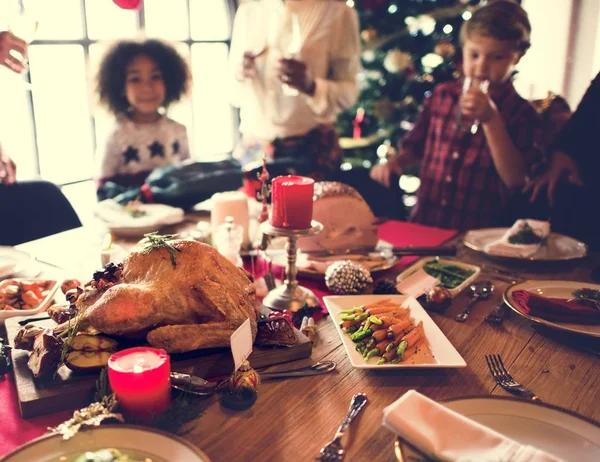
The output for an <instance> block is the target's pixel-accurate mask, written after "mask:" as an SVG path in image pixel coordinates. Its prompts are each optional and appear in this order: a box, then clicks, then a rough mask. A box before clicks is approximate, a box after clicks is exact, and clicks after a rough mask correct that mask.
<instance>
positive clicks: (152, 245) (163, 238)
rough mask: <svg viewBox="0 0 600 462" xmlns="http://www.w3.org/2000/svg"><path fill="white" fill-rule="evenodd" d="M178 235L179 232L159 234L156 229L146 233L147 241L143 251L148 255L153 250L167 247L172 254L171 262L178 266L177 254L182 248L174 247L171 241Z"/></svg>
mask: <svg viewBox="0 0 600 462" xmlns="http://www.w3.org/2000/svg"><path fill="white" fill-rule="evenodd" d="M176 236H177V234H158V232H156V231H154V232H152V233H148V234H144V237H145V238H146V240H147V242H146V244H145V247H144V249H143V250H142V252H143V253H144V254H146V255H147V254H149V253H150V252H152V251H153V250H156V249H160V248H165V249H167V250H168V251H169V254H170V255H171V263H172V264H173V266H174V267H175V266H177V259H176V257H175V254H176V252H181V250H179V249H177V248H175V247H173V245H172V244H171V243H170V242H169V241H172V240H173V239H174V238H175V237H176Z"/></svg>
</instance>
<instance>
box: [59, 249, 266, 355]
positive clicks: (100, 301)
mask: <svg viewBox="0 0 600 462" xmlns="http://www.w3.org/2000/svg"><path fill="white" fill-rule="evenodd" d="M169 244H171V245H172V246H173V247H174V248H175V249H176V251H175V252H174V257H175V265H174V264H173V262H172V259H171V253H170V251H169V249H167V248H165V247H159V248H154V249H152V250H150V251H145V250H144V248H138V249H137V250H136V249H134V250H133V251H132V252H131V254H130V255H129V256H128V257H127V258H126V259H125V260H124V261H123V265H122V269H121V268H119V269H118V270H117V271H114V272H113V273H112V274H113V276H112V277H113V279H114V278H115V277H116V278H117V279H116V281H113V280H111V281H110V283H107V284H102V282H103V281H102V280H101V279H98V280H96V281H95V282H93V283H92V286H90V285H89V284H88V285H87V287H86V288H85V290H84V292H83V293H82V294H81V295H80V296H79V298H78V299H77V301H76V303H75V304H76V307H77V310H78V312H79V313H81V314H80V315H79V316H82V319H81V325H80V326H81V329H82V330H90V329H91V330H93V331H96V332H98V333H104V334H107V335H111V336H128V337H139V336H144V335H145V336H146V339H147V341H148V343H149V344H150V345H152V346H154V347H156V348H163V349H164V350H166V351H167V352H169V353H180V352H186V351H192V350H199V349H204V348H215V347H227V346H229V344H230V336H231V334H233V332H234V331H235V330H236V329H237V328H238V327H239V326H240V325H241V324H242V323H243V322H244V321H245V320H246V319H247V318H250V321H251V324H252V332H253V336H255V335H256V312H257V308H258V303H257V301H256V297H255V289H254V285H253V284H252V282H251V281H250V279H249V278H248V276H247V275H246V273H245V272H244V271H243V270H242V269H240V268H237V267H236V266H235V265H233V264H232V263H231V262H229V261H228V260H227V259H226V258H225V257H223V256H222V255H221V254H219V252H217V250H216V249H214V248H213V247H211V246H209V245H206V244H202V243H200V242H197V241H184V240H174V241H169ZM94 287H98V288H96V289H94ZM71 323H73V320H71ZM66 328H68V323H65V324H63V325H59V326H57V327H56V328H55V332H57V333H58V332H61V331H63V330H64V329H66Z"/></svg>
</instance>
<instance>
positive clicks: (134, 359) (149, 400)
mask: <svg viewBox="0 0 600 462" xmlns="http://www.w3.org/2000/svg"><path fill="white" fill-rule="evenodd" d="M170 373H171V361H170V358H169V355H168V354H167V352H166V351H165V350H161V349H158V348H149V347H136V348H129V349H127V350H123V351H119V352H118V353H115V354H113V355H112V356H111V357H110V358H109V360H108V381H109V382H110V387H111V389H112V391H113V392H114V394H115V395H116V397H117V401H119V405H120V406H121V408H122V409H123V411H124V412H125V413H126V414H128V415H131V416H134V417H137V418H139V419H143V420H147V419H149V418H151V417H152V416H154V415H157V414H161V413H163V412H164V411H165V410H166V409H167V408H168V407H169V405H170V404H171V377H170Z"/></svg>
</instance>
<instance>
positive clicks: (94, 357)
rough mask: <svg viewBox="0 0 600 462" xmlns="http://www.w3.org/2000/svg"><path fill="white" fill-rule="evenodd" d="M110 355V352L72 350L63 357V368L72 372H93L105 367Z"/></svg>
mask: <svg viewBox="0 0 600 462" xmlns="http://www.w3.org/2000/svg"><path fill="white" fill-rule="evenodd" d="M112 354H113V352H112V351H78V350H73V351H71V352H70V353H68V354H67V356H66V357H65V366H67V367H68V368H69V369H71V370H72V371H73V372H89V371H95V370H98V369H102V368H103V367H105V366H106V364H107V363H108V358H110V357H111V355H112Z"/></svg>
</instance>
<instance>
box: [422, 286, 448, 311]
mask: <svg viewBox="0 0 600 462" xmlns="http://www.w3.org/2000/svg"><path fill="white" fill-rule="evenodd" d="M425 303H426V304H427V308H428V309H430V310H433V311H444V310H445V309H446V308H448V307H449V306H450V303H452V295H450V291H449V290H448V289H446V288H444V287H439V286H438V287H434V288H433V289H431V290H430V291H429V292H427V294H426V296H425Z"/></svg>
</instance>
